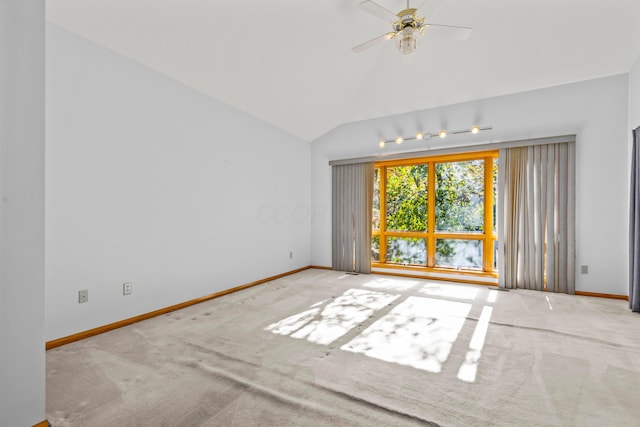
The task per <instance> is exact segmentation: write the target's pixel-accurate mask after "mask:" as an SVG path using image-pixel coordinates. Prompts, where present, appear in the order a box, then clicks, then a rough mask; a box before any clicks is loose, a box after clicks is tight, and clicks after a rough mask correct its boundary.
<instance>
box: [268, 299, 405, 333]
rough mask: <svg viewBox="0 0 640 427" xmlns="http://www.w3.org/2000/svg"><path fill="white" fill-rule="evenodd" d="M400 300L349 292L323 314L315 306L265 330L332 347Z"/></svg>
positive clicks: (322, 311) (326, 308)
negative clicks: (336, 341)
mask: <svg viewBox="0 0 640 427" xmlns="http://www.w3.org/2000/svg"><path fill="white" fill-rule="evenodd" d="M396 298H398V295H391V294H386V293H383V292H376V291H368V290H362V289H349V290H347V291H346V292H345V293H344V294H342V295H341V296H339V297H337V298H335V299H334V300H333V302H331V303H329V304H327V305H326V306H325V307H324V309H322V310H321V309H320V307H318V303H316V304H314V305H313V306H312V307H316V308H312V309H310V310H307V311H304V312H302V313H299V314H296V315H294V316H290V317H287V318H286V319H283V320H281V321H279V322H276V323H273V324H271V325H269V326H267V327H266V328H265V330H267V331H270V332H273V333H276V334H280V335H289V336H291V337H292V338H298V339H306V340H307V341H310V342H313V343H316V344H323V345H328V344H331V343H332V342H333V341H335V340H336V339H338V338H340V337H341V336H343V335H344V334H346V333H347V332H349V331H350V330H351V329H352V328H354V327H355V326H357V325H358V324H359V323H362V322H364V321H365V320H367V319H368V318H369V317H370V316H372V315H373V313H374V312H375V311H376V310H379V309H381V308H382V307H384V306H386V305H388V304H390V303H391V302H393V301H394V300H395V299H396Z"/></svg>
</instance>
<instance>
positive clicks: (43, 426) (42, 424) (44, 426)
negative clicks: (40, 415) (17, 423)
mask: <svg viewBox="0 0 640 427" xmlns="http://www.w3.org/2000/svg"><path fill="white" fill-rule="evenodd" d="M33 427H51V424H49V421H47V420H44V421H40V422H39V423H38V424H34V425H33Z"/></svg>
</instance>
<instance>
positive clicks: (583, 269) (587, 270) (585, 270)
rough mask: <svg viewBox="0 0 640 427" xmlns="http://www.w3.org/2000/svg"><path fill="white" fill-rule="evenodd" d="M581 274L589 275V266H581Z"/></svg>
mask: <svg viewBox="0 0 640 427" xmlns="http://www.w3.org/2000/svg"><path fill="white" fill-rule="evenodd" d="M580 273H582V274H589V266H588V265H581V266H580Z"/></svg>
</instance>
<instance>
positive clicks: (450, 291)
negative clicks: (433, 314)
mask: <svg viewBox="0 0 640 427" xmlns="http://www.w3.org/2000/svg"><path fill="white" fill-rule="evenodd" d="M478 291H479V289H478V288H476V287H473V288H472V287H467V286H461V285H448V284H444V283H443V284H440V283H429V284H427V285H425V286H423V287H422V288H421V289H420V293H421V294H426V295H433V296H437V297H446V298H455V299H464V300H470V301H472V300H474V299H475V298H476V296H477V295H478Z"/></svg>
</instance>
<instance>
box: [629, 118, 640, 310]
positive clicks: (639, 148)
mask: <svg viewBox="0 0 640 427" xmlns="http://www.w3.org/2000/svg"><path fill="white" fill-rule="evenodd" d="M631 144H632V146H631V199H630V203H629V207H630V211H629V308H630V309H631V311H635V312H640V170H639V168H640V127H637V128H636V129H635V130H634V131H633V140H632V141H631Z"/></svg>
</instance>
